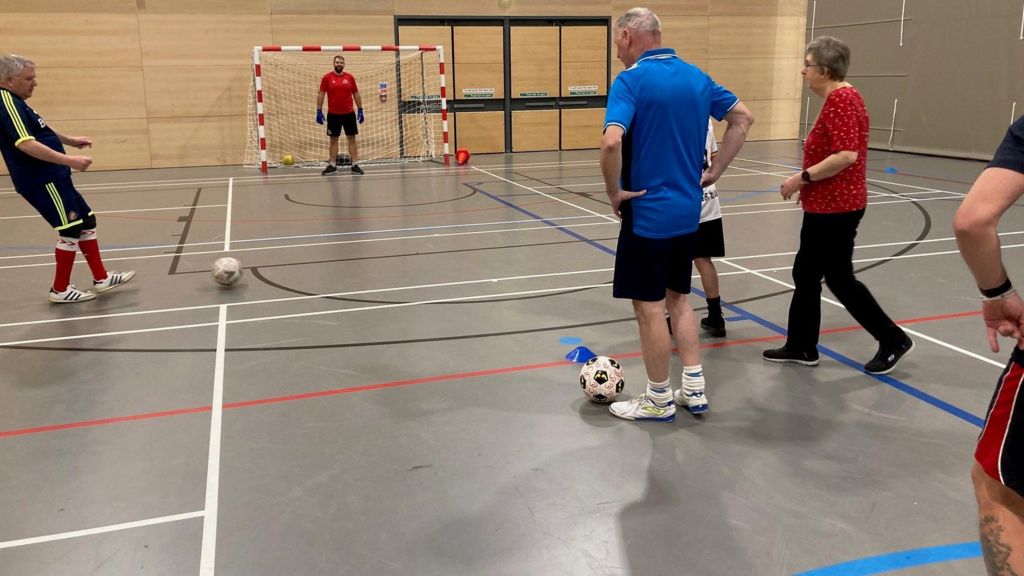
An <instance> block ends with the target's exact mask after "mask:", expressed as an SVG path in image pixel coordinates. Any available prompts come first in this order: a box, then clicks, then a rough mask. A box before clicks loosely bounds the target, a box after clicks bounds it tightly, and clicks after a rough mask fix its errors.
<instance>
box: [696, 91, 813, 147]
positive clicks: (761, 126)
mask: <svg viewBox="0 0 1024 576" xmlns="http://www.w3.org/2000/svg"><path fill="white" fill-rule="evenodd" d="M743 103H744V104H745V105H746V106H747V108H749V109H750V112H751V113H752V114H753V115H754V126H753V127H752V128H751V129H750V134H748V135H747V140H750V141H754V140H792V139H795V138H797V137H798V133H799V131H800V99H799V98H797V99H795V100H747V101H744V102H743ZM714 125H715V138H716V139H717V140H718V141H719V142H721V141H722V134H724V133H725V127H726V123H725V122H714Z"/></svg>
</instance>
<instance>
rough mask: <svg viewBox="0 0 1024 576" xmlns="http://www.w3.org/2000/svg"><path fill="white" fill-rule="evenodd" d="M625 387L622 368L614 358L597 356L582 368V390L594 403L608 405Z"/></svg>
mask: <svg viewBox="0 0 1024 576" xmlns="http://www.w3.org/2000/svg"><path fill="white" fill-rule="evenodd" d="M625 387H626V378H625V376H624V375H623V373H622V366H621V365H619V363H618V362H616V361H615V359H614V358H609V357H607V356H595V357H593V358H591V359H590V360H587V362H586V364H584V365H583V367H582V368H580V388H583V393H584V394H586V395H587V398H589V399H590V400H591V401H593V402H597V403H599V404H607V403H609V402H611V401H612V400H615V397H616V396H618V395H619V392H622V389H623V388H625Z"/></svg>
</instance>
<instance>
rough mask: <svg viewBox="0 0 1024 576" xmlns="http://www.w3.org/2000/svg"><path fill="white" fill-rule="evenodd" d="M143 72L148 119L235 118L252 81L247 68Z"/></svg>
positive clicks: (171, 68)
mask: <svg viewBox="0 0 1024 576" xmlns="http://www.w3.org/2000/svg"><path fill="white" fill-rule="evenodd" d="M144 70H145V78H146V97H145V103H146V107H147V111H148V115H149V117H150V118H167V117H172V116H236V115H238V114H243V113H245V112H246V106H247V105H248V96H249V85H250V84H249V83H250V81H251V79H252V70H251V68H250V67H249V66H244V65H235V66H203V67H199V66H147V67H145V68H144ZM183 87H187V89H182V88H183ZM315 90H316V88H315V87H314V88H313V92H311V94H310V97H309V109H310V110H313V111H314V112H315V108H316V106H315V103H316V93H315Z"/></svg>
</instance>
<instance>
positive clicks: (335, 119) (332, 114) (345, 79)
mask: <svg viewBox="0 0 1024 576" xmlns="http://www.w3.org/2000/svg"><path fill="white" fill-rule="evenodd" d="M324 95H326V96H327V118H326V120H327V135H328V136H330V138H331V148H330V153H331V155H330V157H329V158H328V159H327V167H326V168H324V171H323V172H321V174H331V173H332V172H337V171H338V168H337V167H335V165H334V162H335V159H336V158H337V157H338V137H339V136H341V130H342V128H344V129H345V138H346V139H347V140H348V155H349V157H350V158H351V159H352V172H354V173H356V174H362V173H363V169H362V168H360V167H359V164H357V163H356V162H357V154H358V147H357V145H356V134H359V128H358V126H357V125H356V121H357V120H358V122H359V124H362V123H363V120H365V119H366V118H365V117H364V116H363V99H362V97H361V96H359V87H358V86H356V78H355V76H353V75H351V74H349V73H348V72H345V57H344V56H335V57H334V71H332V72H328V73H327V74H324V77H323V78H322V79H321V80H320V92H319V94H317V97H316V123H317V124H323V123H324V110H323V108H324ZM353 100H355V109H354V110H353V107H352V101H353Z"/></svg>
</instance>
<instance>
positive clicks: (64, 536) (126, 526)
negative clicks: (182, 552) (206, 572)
mask: <svg viewBox="0 0 1024 576" xmlns="http://www.w3.org/2000/svg"><path fill="white" fill-rule="evenodd" d="M203 514H204V513H203V511H202V510H199V511H197V512H186V513H184V514H174V515H171V516H160V517H158V518H149V519H147V520H136V521H135V522H125V523H123V524H111V525H109V526H100V527H98V528H87V529H85V530H75V531H73V532H62V533H60V534H49V535H47V536H36V537H35V538H22V539H20V540H8V541H7V542H0V549H4V548H16V547H18V546H28V545H30V544H43V543H45V542H56V541H58V540H68V539H71V538H81V537H82V536H93V535H95V534H106V533H108V532H118V531H120V530H131V529H132V528H142V527H144V526H155V525H157V524H167V523H169V522H179V521H181V520H190V519H192V518H202V517H203Z"/></svg>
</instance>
